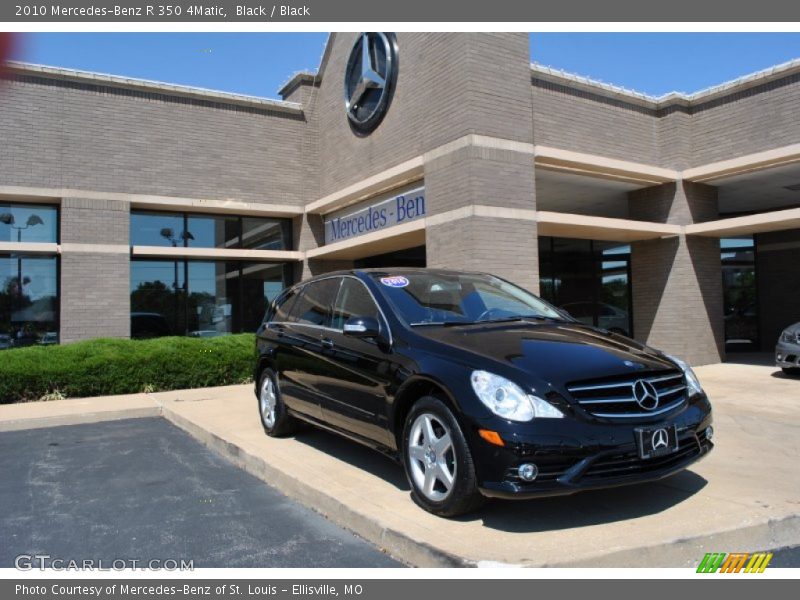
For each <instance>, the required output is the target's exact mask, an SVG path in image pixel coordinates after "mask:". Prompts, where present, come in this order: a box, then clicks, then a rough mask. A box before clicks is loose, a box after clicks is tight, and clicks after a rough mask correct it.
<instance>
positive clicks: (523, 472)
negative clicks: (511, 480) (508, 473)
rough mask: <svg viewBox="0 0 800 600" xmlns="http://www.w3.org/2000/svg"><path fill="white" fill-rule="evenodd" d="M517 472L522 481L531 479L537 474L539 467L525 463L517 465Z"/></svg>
mask: <svg viewBox="0 0 800 600" xmlns="http://www.w3.org/2000/svg"><path fill="white" fill-rule="evenodd" d="M517 474H518V475H519V478H520V479H522V480H523V481H533V480H534V479H536V476H537V475H538V474H539V467H537V466H536V465H534V464H533V463H525V464H524V465H520V466H519V469H517Z"/></svg>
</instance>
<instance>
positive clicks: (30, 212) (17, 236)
mask: <svg viewBox="0 0 800 600" xmlns="http://www.w3.org/2000/svg"><path fill="white" fill-rule="evenodd" d="M0 242H30V243H51V244H52V243H57V242H58V209H57V208H56V207H54V206H45V205H42V204H16V203H15V204H8V203H6V204H4V203H2V202H0Z"/></svg>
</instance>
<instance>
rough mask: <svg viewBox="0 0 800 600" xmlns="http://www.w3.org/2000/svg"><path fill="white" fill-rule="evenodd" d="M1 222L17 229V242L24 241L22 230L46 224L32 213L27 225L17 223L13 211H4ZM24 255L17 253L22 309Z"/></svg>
mask: <svg viewBox="0 0 800 600" xmlns="http://www.w3.org/2000/svg"><path fill="white" fill-rule="evenodd" d="M0 223H4V224H5V225H8V226H9V227H11V229H16V230H17V242H21V241H22V232H23V230H25V229H28V228H29V227H35V226H36V225H44V221H42V218H41V217H40V216H39V215H30V216H29V217H28V220H27V221H26V222H25V225H16V224H15V223H16V220H15V219H14V215H12V214H11V213H3V214H1V215H0ZM22 285H23V283H22V255H20V254H19V253H17V297H18V298H19V308H20V309H22V292H23V287H22Z"/></svg>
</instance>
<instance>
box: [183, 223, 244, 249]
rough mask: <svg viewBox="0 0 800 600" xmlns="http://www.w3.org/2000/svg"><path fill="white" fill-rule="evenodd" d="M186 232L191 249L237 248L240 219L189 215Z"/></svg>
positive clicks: (187, 242)
mask: <svg viewBox="0 0 800 600" xmlns="http://www.w3.org/2000/svg"><path fill="white" fill-rule="evenodd" d="M186 232H187V233H186V238H187V239H186V245H187V246H189V247H190V248H237V247H238V246H239V217H234V216H219V217H218V216H213V215H189V216H188V217H187V227H186Z"/></svg>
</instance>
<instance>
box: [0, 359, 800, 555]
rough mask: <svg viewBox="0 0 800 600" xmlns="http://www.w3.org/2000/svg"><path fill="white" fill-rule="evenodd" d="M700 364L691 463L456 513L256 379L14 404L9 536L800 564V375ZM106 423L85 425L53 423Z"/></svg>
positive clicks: (6, 418)
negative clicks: (287, 408) (724, 557)
mask: <svg viewBox="0 0 800 600" xmlns="http://www.w3.org/2000/svg"><path fill="white" fill-rule="evenodd" d="M697 372H698V375H699V377H700V379H701V382H702V383H703V385H704V387H705V388H706V390H707V391H708V393H709V395H710V397H711V398H712V401H713V404H714V414H715V429H716V431H717V435H716V436H715V442H716V448H715V450H714V452H712V453H711V455H710V456H709V457H708V458H706V459H704V460H702V461H700V462H699V463H696V464H695V465H692V467H691V468H690V469H689V470H687V471H685V472H683V473H680V474H678V475H675V476H673V477H670V478H668V479H665V480H661V481H658V482H654V483H650V484H642V485H637V486H630V487H623V488H616V489H610V490H599V491H596V492H585V493H581V494H576V495H574V496H567V497H561V498H543V499H539V500H532V501H527V502H499V501H498V502H493V503H490V504H489V505H488V506H487V507H485V508H484V509H482V510H480V511H478V512H476V513H474V514H471V515H467V516H465V517H461V518H459V519H453V520H447V519H440V518H438V517H434V516H433V515H430V514H428V513H426V512H424V511H422V510H421V509H419V508H418V507H417V506H416V505H415V504H414V503H413V502H412V501H411V500H410V498H409V490H408V485H407V482H406V481H405V478H404V476H403V472H402V469H401V468H400V467H399V466H398V465H397V464H396V463H394V462H392V461H391V460H389V459H387V458H385V457H383V456H382V455H380V454H377V453H375V452H373V451H371V450H369V449H366V448H364V447H362V446H359V445H357V444H354V443H352V442H349V441H348V440H345V439H343V438H340V437H338V436H334V435H332V434H328V433H325V432H323V431H321V430H317V429H314V428H308V429H304V430H302V431H301V432H299V433H298V434H297V435H296V436H293V437H289V438H285V439H275V438H269V437H267V436H265V435H264V432H263V430H262V428H261V426H260V423H259V420H258V413H257V409H256V399H255V397H254V396H253V389H252V386H251V385H239V386H228V387H218V388H203V389H195V390H177V391H173V392H160V393H155V394H133V395H129V396H110V397H98V398H85V399H72V400H61V401H53V402H32V403H25V404H16V405H7V406H0V432H3V433H0V452H2V453H0V502H2V503H3V504H2V505H3V506H4V508H5V515H4V516H3V517H2V518H0V519H5V520H0V539H3V540H4V541H5V540H6V539H10V540H12V541H13V540H15V539H19V540H22V543H21V545H22V546H27V547H29V548H31V550H30V551H31V552H36V551H43V550H45V551H48V552H49V553H51V554H53V552H52V551H50V547H49V544H50V543H52V544H53V545H54V547H55V548H56V551H57V552H59V553H68V552H73V553H80V555H81V556H86V555H87V553H88V552H89V551H91V553H92V554H98V555H101V556H109V555H113V554H116V553H118V552H123V551H124V552H126V555H131V556H133V555H135V556H155V557H157V558H158V557H159V554H160V553H162V552H167V551H168V552H169V553H170V554H174V553H175V552H179V551H185V550H191V551H192V553H193V554H194V557H195V559H196V562H197V565H198V566H234V567H235V566H245V565H247V566H251V565H264V566H270V565H271V566H286V565H292V566H301V565H309V564H313V565H315V566H332V565H334V564H335V565H340V566H351V565H352V566H366V565H375V566H377V565H385V564H387V562H378V561H379V560H381V559H382V560H384V561H388V559H387V558H385V556H384V555H382V554H380V553H379V552H378V551H377V550H376V549H375V548H376V546H377V547H380V548H382V549H385V550H386V551H387V552H388V553H389V554H391V555H392V556H395V557H400V558H401V559H402V560H403V562H404V563H406V564H409V565H415V566H479V567H480V566H497V565H500V566H514V565H519V566H531V567H536V566H569V567H575V566H592V567H696V566H697V564H698V563H699V561H700V560H701V559H702V557H703V556H704V555H705V553H706V552H755V551H765V550H770V549H773V550H775V549H778V550H777V551H775V552H776V553H775V556H774V558H773V562H772V566H773V567H779V566H795V567H796V566H800V550H798V544H799V543H800V500H799V499H800V479H798V477H797V456H798V455H800V435H798V433H799V432H800V403H798V400H799V399H800V395H799V394H798V389H799V388H798V385H799V384H800V381H798V380H797V379H795V378H790V377H787V376H785V375H783V374H782V373H781V372H780V370H776V369H775V368H774V367H772V366H771V365H770V364H768V362H751V363H750V364H743V363H737V364H731V363H726V364H719V365H708V366H705V367H700V368H698V369H697ZM131 415H133V416H137V417H140V420H131V419H127V420H125V421H118V420H119V419H121V418H125V417H126V416H131ZM145 415H147V416H150V417H154V418H149V419H142V417H143V416H145ZM155 417H163V419H162V421H163V422H162V421H159V420H158V419H157V418H155ZM96 421H102V422H104V423H105V424H99V425H92V426H86V427H97V428H98V429H96V430H94V431H96V432H97V433H96V434H94V436H87V435H84V437H83V438H81V437H80V436H78V435H77V434H72V433H69V432H71V431H76V432H80V431H83V430H82V429H81V428H78V427H76V428H73V427H63V426H62V427H56V428H53V426H54V425H74V424H75V423H87V422H96ZM115 421H118V422H116V423H115ZM143 423H146V424H148V425H147V426H146V427H143V426H141V424H143ZM174 426H177V427H178V428H179V429H180V430H182V431H184V432H186V433H187V434H188V435H189V436H191V437H187V436H186V435H184V434H183V433H180V434H179V433H178V432H176V431H175V429H174ZM37 428H38V429H37ZM47 428H49V429H47ZM129 430H130V431H129ZM86 431H92V430H91V429H86ZM48 432H52V433H48ZM64 432H67V433H64ZM12 434H13V435H12ZM53 435H56V436H61V437H63V438H64V440H73V441H72V443H71V444H70V442H67V441H62V440H61V439H58V437H56V438H53V437H52V436H53ZM82 435H83V434H82ZM48 436H49V437H48ZM95 438H96V439H95ZM193 439H194V440H197V442H199V443H195V442H193V441H192V440H193ZM80 440H83V441H80ZM179 440H183V441H180V442H179ZM50 444H58V445H57V446H50ZM82 445H83V446H87V449H86V450H85V451H84V450H82V449H81V448H79V446H82ZM205 448H210V449H211V452H210V453H209V452H208V451H207V450H205ZM218 455H222V456H223V457H224V459H220V458H218ZM238 469H241V471H239V470H238ZM250 474H252V476H251V475H250ZM223 475H224V477H223ZM229 478H230V479H229ZM239 478H242V479H239ZM226 481H231V482H239V483H225V482H226ZM263 482H266V485H265V484H264V483H263ZM276 490H280V492H281V493H283V494H285V495H286V497H288V498H291V499H292V500H287V498H286V497H284V496H281V495H280V494H279V493H277V492H276ZM270 499H272V500H270ZM275 499H277V501H275ZM294 501H297V502H299V503H300V504H295V503H294ZM270 503H272V504H270ZM301 505H302V506H306V507H311V508H312V509H313V510H314V511H316V512H318V513H320V514H322V515H324V516H325V517H326V518H327V519H329V520H330V521H325V520H324V519H321V518H320V517H319V516H318V515H317V514H316V513H315V512H309V511H307V510H305V509H303V508H301ZM275 506H278V507H280V508H279V509H278V511H277V512H276V509H275V508H274V507H275ZM285 515H289V516H290V517H291V518H287V517H286V516H285ZM298 515H304V516H298ZM276 521H277V522H278V523H277V524H276ZM265 523H269V525H265ZM332 523H334V524H337V525H338V526H341V527H343V528H344V529H338V528H337V527H335V526H333V525H332ZM284 525H285V526H284ZM346 530H349V531H352V532H354V533H355V534H357V536H359V537H360V538H362V539H364V540H369V541H371V542H372V543H373V544H374V545H375V546H369V545H367V544H365V543H363V542H361V541H360V539H359V538H357V537H354V536H353V535H351V534H349V533H347V532H346ZM331 532H335V534H334V533H331ZM14 535H15V536H17V537H16V538H15V537H13V536H14ZM143 540H144V541H143ZM319 540H323V541H322V543H319ZM315 544H316V545H318V547H315ZM347 544H354V545H347ZM351 548H352V550H351ZM13 549H14V551H16V545H14V546H13ZM129 549H130V550H129ZM0 550H1V551H2V553H0V565H4V564H8V563H9V560H10V559H9V556H10V552H11V551H10V550H8V546H5V545H3V546H2V547H0ZM134 551H135V553H136V554H134ZM317 551H319V552H317ZM185 555H186V554H185V553H179V554H178V557H183V556H185ZM336 561H339V562H336ZM389 564H393V563H390V561H389Z"/></svg>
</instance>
